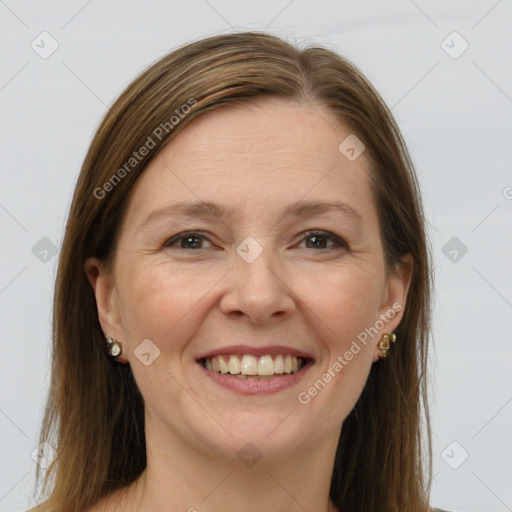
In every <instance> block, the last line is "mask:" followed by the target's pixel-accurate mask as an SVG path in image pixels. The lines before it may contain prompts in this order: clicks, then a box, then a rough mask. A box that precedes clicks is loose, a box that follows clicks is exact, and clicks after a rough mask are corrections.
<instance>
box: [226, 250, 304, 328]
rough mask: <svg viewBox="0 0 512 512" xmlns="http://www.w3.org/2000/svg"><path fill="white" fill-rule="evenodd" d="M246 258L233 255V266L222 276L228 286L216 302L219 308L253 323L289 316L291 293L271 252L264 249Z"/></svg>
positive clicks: (290, 313)
mask: <svg viewBox="0 0 512 512" xmlns="http://www.w3.org/2000/svg"><path fill="white" fill-rule="evenodd" d="M249 261H250V260H247V261H246V260H245V259H244V258H243V257H241V256H239V255H238V254H237V255H236V257H235V264H234V267H233V269H232V270H231V271H230V272H229V273H228V275H227V276H226V277H227V279H228V289H227V291H226V293H225V294H224V296H223V298H222V300H221V303H220V307H221V311H222V312H223V313H224V314H225V315H228V316H231V317H241V316H243V317H246V318H247V319H248V320H250V322H251V323H255V324H264V323H268V322H271V321H273V320H276V319H280V320H283V319H285V318H288V317H290V316H292V315H293V313H294V311H295V308H296V306H295V295H294V293H293V291H292V288H291V283H290V282H287V281H289V279H287V276H286V273H285V272H284V271H283V270H282V267H280V266H279V265H278V264H277V263H276V260H275V258H273V257H272V253H271V251H270V250H267V249H265V250H263V252H262V253H261V254H260V255H259V256H258V257H257V258H256V259H255V260H254V261H252V262H249Z"/></svg>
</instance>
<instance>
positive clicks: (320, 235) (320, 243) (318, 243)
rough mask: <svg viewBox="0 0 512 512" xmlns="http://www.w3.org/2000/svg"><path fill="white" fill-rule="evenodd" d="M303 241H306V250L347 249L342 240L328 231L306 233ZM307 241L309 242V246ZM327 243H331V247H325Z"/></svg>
mask: <svg viewBox="0 0 512 512" xmlns="http://www.w3.org/2000/svg"><path fill="white" fill-rule="evenodd" d="M303 240H304V241H306V246H307V247H306V248H307V249H334V248H336V247H338V248H348V245H347V243H346V242H345V241H344V240H342V239H341V238H340V237H339V236H336V235H335V234H333V233H329V232H328V231H308V232H307V233H305V237H304V238H303ZM308 241H310V242H311V243H310V244H309V245H308ZM327 241H331V242H332V245H330V246H327Z"/></svg>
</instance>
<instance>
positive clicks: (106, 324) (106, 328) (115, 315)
mask: <svg viewBox="0 0 512 512" xmlns="http://www.w3.org/2000/svg"><path fill="white" fill-rule="evenodd" d="M84 271H85V273H86V275H87V279H88V280H89V283H90V284H91V286H92V289H93V291H94V296H95V297H96V307H97V309H98V320H99V322H100V325H101V330H102V331H103V335H104V336H105V339H106V338H109V337H110V338H116V339H118V340H120V341H122V339H123V333H124V330H123V328H122V326H121V322H120V316H119V304H118V301H117V296H116V288H115V285H114V278H113V275H112V272H111V271H110V270H109V269H107V267H106V266H105V264H104V263H103V262H102V261H101V260H99V259H98V258H88V259H87V260H86V262H85V265H84ZM117 360H118V361H120V362H127V360H126V359H124V358H122V357H118V358H117Z"/></svg>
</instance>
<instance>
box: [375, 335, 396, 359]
mask: <svg viewBox="0 0 512 512" xmlns="http://www.w3.org/2000/svg"><path fill="white" fill-rule="evenodd" d="M390 340H391V341H392V342H393V343H394V342H395V341H396V334H394V333H392V334H384V336H382V339H381V340H380V342H379V348H380V354H379V359H381V358H382V359H385V358H386V357H387V355H388V349H389V341H390Z"/></svg>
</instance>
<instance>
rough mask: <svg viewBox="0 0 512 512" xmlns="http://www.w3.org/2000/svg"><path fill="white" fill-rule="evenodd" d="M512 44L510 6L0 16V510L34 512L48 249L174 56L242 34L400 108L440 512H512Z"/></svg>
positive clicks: (22, 6) (486, 0)
mask: <svg viewBox="0 0 512 512" xmlns="http://www.w3.org/2000/svg"><path fill="white" fill-rule="evenodd" d="M511 27H512V1H511V0H501V1H496V0H478V1H468V0H466V1H426V0H415V1H412V0H393V1H386V2H384V1H381V2H377V1H367V0H366V1H347V0H345V1H336V2H335V1H323V2H322V1H312V0H308V1H306V0H295V1H290V0H271V1H268V0H265V1H259V2H256V1H239V2H235V1H228V0H208V1H206V0H190V1H187V2H185V1H167V2H164V1H155V0H152V1H145V2H142V1H139V2H133V1H124V2H121V1H108V0H107V1H100V0H92V1H91V0H89V1H67V2H57V1H55V2H52V1H16V0H5V1H1V0H0V37H1V44H0V52H1V68H0V109H1V110H0V111H1V116H0V141H1V158H0V172H1V187H0V225H1V234H2V250H1V252H0V257H1V266H0V307H1V318H0V329H1V338H0V339H1V349H2V350H1V356H0V378H1V386H0V443H1V444H0V461H1V470H0V510H1V511H9V512H17V511H24V510H26V509H27V508H28V496H29V494H30V492H31V491H32V486H33V474H34V469H35V462H34V461H33V460H32V458H31V453H32V452H33V450H34V449H35V448H36V446H37V443H38V430H39V422H40V419H41V414H42V406H43V401H44V397H45V394H46V391H47V386H48V380H49V345H50V318H51V302H50V301H51V297H52V289H53V282H54V278H55V266H56V262H57V257H56V256H53V255H52V252H51V247H52V244H54V245H55V246H56V247H57V249H58V247H60V244H61V240H62V237H63V229H64V223H65V219H66V215H67V212H68V207H69V202H70V197H71V193H72V190H73V187H74V183H75V180H76V178H77V175H78V172H79V168H80V166H81V163H82V160H83V157H84V155H85V152H86V150H87V147H88V145H89V143H90V140H91V137H92V134H93V132H94V130H95V128H96V127H97V125H98V123H99V120H100V118H101V117H102V116H103V114H104V112H105V110H106V108H107V107H108V105H110V104H111V102H112V101H113V100H114V98H116V97H117V95H118V94H119V93H120V92H121V91H122V90H123V88H124V87H125V86H126V85H127V84H128V83H129V81H130V80H131V79H133V78H134V77H135V75H136V74H137V73H138V72H139V71H141V70H142V69H143V68H145V67H146V66H147V65H148V64H149V63H151V62H153V61H154V60H156V59H157V58H159V57H161V56H163V55H164V54H165V53H167V52H168V51H169V50H171V49H173V48H175V47H176V46H177V45H180V44H183V43H185V42H188V41H191V40H194V39H197V38H200V37H202V36H206V35H212V34H220V33H223V32H226V31H230V30H233V29H236V30H239V29H244V28H245V29H257V30H268V31H270V32H272V33H275V34H278V35H281V36H285V37H287V38H288V39H290V40H292V41H293V40H296V41H297V42H308V41H309V42H313V41H316V42H319V43H323V44H326V45H328V46H329V47H330V48H333V49H335V50H337V51H339V52H340V53H342V54H344V55H345V56H347V57H348V58H350V59H351V60H353V61H354V62H355V63H356V64H357V65H358V66H359V67H360V68H361V69H362V70H363V72H365V73H366V75H367V76H368V77H369V78H370V80H372V82H373V83H374V84H375V86H376V87H377V89H378V90H379V91H380V93H381V94H382V95H383V97H384V99H385V100H386V101H387V103H388V104H389V105H390V106H392V110H393V113H394V114H395V116H396V118H397V120H398V122H399V124H400V127H401V129H402V131H403V133H404V135H405V139H406V142H407V143H408V146H409V148H410V152H411V155H412V158H413V160H414V163H415V165H416V167H417V171H418V174H419V177H420V181H421V185H422V189H423V193H424V199H425V205H426V214H427V217H428V220H429V223H430V227H431V229H430V232H431V240H432V248H433V254H434V258H435V277H436V281H437V286H436V308H435V321H434V331H433V337H434V340H435V350H433V351H432V359H431V366H432V375H433V381H432V392H433V394H432V398H433V399H432V405H433V410H432V412H433V415H432V419H433V424H432V435H433V441H434V480H433V495H432V503H433V504H434V505H437V506H440V507H442V508H446V509H448V510H451V511H454V512H462V511H464V512H465V511H468V512H469V511H486V512H502V511H507V510H509V511H510V510H512V486H511V485H510V484H511V482H512V462H511V461H512V437H511V435H510V434H511V431H512V429H511V426H512V372H511V366H512V365H511V363H512V343H511V341H512V340H511V334H510V332H511V327H512V325H511V318H512V314H511V313H512V271H511V267H510V263H511V261H512V258H511V252H512V251H511V248H512V239H511V233H512V229H511V228H512V172H511V163H510V162H511V160H510V156H511V146H512V144H511V136H512V99H511V98H512V59H511V57H512V30H511ZM44 31H46V32H48V33H49V34H50V36H47V35H40V34H41V32H44ZM454 31H456V32H458V33H459V34H460V36H459V35H457V34H453V32H454ZM53 40H55V41H56V43H54V42H53ZM443 41H444V43H443ZM466 42H467V44H469V47H468V48H467V50H466V51H464V53H462V54H461V55H458V54H459V53H460V52H461V51H462V50H463V49H464V47H465V44H466ZM31 44H32V45H33V46H34V47H35V48H36V49H37V50H38V52H39V53H37V52H36V51H35V50H34V49H33V48H32V47H31ZM52 44H58V48H57V49H56V51H55V52H54V53H53V54H52V55H50V56H48V57H47V58H42V57H41V56H40V55H41V54H43V56H46V55H44V52H48V51H49V50H51V45H52ZM454 57H456V58H454ZM396 200H397V201H399V200H400V198H396ZM44 237H46V238H47V239H48V240H43V241H40V240H41V239H42V238H44ZM453 237H456V238H457V240H455V241H454V240H451V239H452V238H453ZM450 240H451V241H450ZM36 244H37V245H36ZM447 244H448V245H447ZM34 247H35V249H33V248H34ZM464 247H465V248H467V253H466V254H463V252H464ZM45 251H47V252H45ZM454 251H455V252H454ZM45 259H47V260H48V261H46V262H45V261H44V260H45ZM42 260H43V261H42ZM452 260H455V261H452ZM383 442H385V440H383ZM453 442H455V444H452V443H453ZM466 452H467V454H468V458H467V460H464V458H465V456H466Z"/></svg>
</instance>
